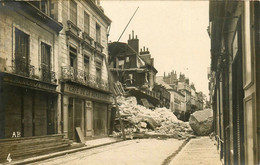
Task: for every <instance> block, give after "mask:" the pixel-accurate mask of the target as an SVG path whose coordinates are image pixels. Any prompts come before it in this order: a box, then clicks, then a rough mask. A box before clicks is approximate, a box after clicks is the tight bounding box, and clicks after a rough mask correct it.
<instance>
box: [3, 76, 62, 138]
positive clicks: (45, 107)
mask: <svg viewBox="0 0 260 165" xmlns="http://www.w3.org/2000/svg"><path fill="white" fill-rule="evenodd" d="M0 81H1V84H0V85H1V87H0V88H1V90H0V94H1V98H0V101H1V106H0V118H1V119H0V139H7V138H19V137H31V136H43V135H51V134H55V133H56V128H57V127H56V124H57V123H56V120H55V119H56V115H57V114H56V107H57V97H58V94H57V92H56V85H53V84H48V83H45V82H41V81H37V80H33V79H29V78H25V77H21V76H17V75H12V74H8V73H1V80H0Z"/></svg>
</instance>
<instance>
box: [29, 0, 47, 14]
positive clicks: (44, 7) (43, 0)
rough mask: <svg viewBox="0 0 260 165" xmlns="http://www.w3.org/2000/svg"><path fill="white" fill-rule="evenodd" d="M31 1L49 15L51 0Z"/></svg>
mask: <svg viewBox="0 0 260 165" xmlns="http://www.w3.org/2000/svg"><path fill="white" fill-rule="evenodd" d="M30 3H31V4H32V5H33V6H35V7H37V8H38V9H39V10H41V11H42V12H44V13H45V14H47V15H49V1H48V0H38V1H30Z"/></svg>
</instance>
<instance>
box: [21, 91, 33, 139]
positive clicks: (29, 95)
mask: <svg viewBox="0 0 260 165" xmlns="http://www.w3.org/2000/svg"><path fill="white" fill-rule="evenodd" d="M22 93H23V94H22V99H23V102H22V103H23V106H22V128H23V131H22V135H23V137H30V136H33V135H34V132H33V131H34V126H35V125H34V124H35V123H33V92H32V91H30V90H26V89H25V90H22Z"/></svg>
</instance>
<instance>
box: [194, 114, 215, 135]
mask: <svg viewBox="0 0 260 165" xmlns="http://www.w3.org/2000/svg"><path fill="white" fill-rule="evenodd" d="M189 124H190V126H191V128H192V129H193V130H194V133H195V134H196V135H199V136H205V135H209V134H210V133H211V132H212V126H213V111H212V109H205V110H201V111H197V112H194V113H193V114H191V116H190V119H189Z"/></svg>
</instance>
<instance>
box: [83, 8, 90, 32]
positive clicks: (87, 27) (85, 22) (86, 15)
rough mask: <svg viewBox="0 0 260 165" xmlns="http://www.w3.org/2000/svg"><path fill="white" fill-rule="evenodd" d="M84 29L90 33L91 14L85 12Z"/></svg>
mask: <svg viewBox="0 0 260 165" xmlns="http://www.w3.org/2000/svg"><path fill="white" fill-rule="evenodd" d="M84 31H85V32H86V33H87V34H89V15H88V14H87V13H86V12H84Z"/></svg>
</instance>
